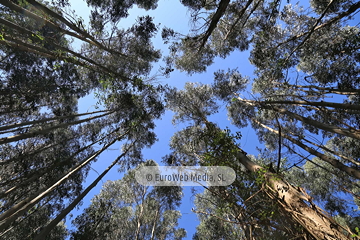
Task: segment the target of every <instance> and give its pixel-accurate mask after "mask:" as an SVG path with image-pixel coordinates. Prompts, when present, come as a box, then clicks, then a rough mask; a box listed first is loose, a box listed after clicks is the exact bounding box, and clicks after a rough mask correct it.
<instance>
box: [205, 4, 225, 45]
mask: <svg viewBox="0 0 360 240" xmlns="http://www.w3.org/2000/svg"><path fill="white" fill-rule="evenodd" d="M229 3H230V0H221V1H220V3H219V6H218V8H217V9H216V12H215V14H214V16H213V17H212V19H211V22H210V25H209V27H208V29H207V30H206V32H205V35H204V37H203V38H202V43H201V45H200V50H201V49H202V48H203V47H204V46H205V44H206V42H207V40H208V39H209V37H210V36H211V34H212V32H213V31H214V29H215V28H216V26H217V24H218V22H219V21H220V18H221V17H222V16H223V15H224V13H225V11H226V8H227V7H228V5H229Z"/></svg>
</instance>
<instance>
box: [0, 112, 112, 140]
mask: <svg viewBox="0 0 360 240" xmlns="http://www.w3.org/2000/svg"><path fill="white" fill-rule="evenodd" d="M101 112H109V111H108V110H103V111H95V112H89V113H80V114H72V115H67V116H57V117H52V118H43V119H40V120H34V121H28V122H22V123H14V124H11V125H7V126H3V127H0V131H4V130H8V129H12V128H18V127H22V126H26V125H33V124H37V123H44V122H48V121H52V120H60V119H66V118H72V117H80V116H85V115H91V114H94V113H101ZM14 131H15V130H14ZM0 134H1V133H0Z"/></svg>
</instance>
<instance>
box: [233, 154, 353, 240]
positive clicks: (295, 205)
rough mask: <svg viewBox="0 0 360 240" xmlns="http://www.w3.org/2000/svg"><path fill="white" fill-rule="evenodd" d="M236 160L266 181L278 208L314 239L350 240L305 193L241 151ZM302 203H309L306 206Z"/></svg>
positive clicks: (269, 192)
mask: <svg viewBox="0 0 360 240" xmlns="http://www.w3.org/2000/svg"><path fill="white" fill-rule="evenodd" d="M237 159H238V160H239V162H240V163H241V164H242V165H244V166H245V168H246V169H247V170H249V171H250V172H253V173H255V174H261V177H264V179H266V188H265V192H266V193H267V195H268V196H269V197H270V198H271V199H273V200H274V201H276V202H277V203H279V206H281V208H282V209H283V210H284V211H285V212H286V213H288V214H289V215H290V216H291V217H292V218H293V219H294V221H296V222H298V223H299V224H301V225H302V226H303V227H304V228H305V229H306V230H307V231H308V232H309V233H310V234H311V235H312V236H313V237H314V238H315V239H318V240H340V239H351V238H348V237H346V236H345V235H344V234H343V233H342V228H341V226H340V225H339V224H337V223H336V222H335V220H333V219H332V218H331V217H330V216H329V215H328V214H327V213H325V212H324V211H323V210H322V209H320V208H319V207H317V206H316V205H315V204H313V203H312V201H311V198H310V197H309V196H307V195H305V194H306V193H304V192H302V191H300V188H295V187H294V186H292V185H291V184H289V183H287V182H286V181H284V180H283V179H282V178H281V177H280V176H279V175H277V174H274V173H270V172H268V171H267V170H266V169H264V168H262V167H261V166H259V165H257V164H255V163H254V162H252V161H251V160H250V159H249V158H248V157H247V156H246V155H245V154H243V153H242V152H241V151H238V153H237ZM304 201H307V202H308V203H310V205H311V207H310V206H308V205H307V204H306V203H305V202H304Z"/></svg>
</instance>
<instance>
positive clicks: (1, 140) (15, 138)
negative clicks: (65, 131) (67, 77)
mask: <svg viewBox="0 0 360 240" xmlns="http://www.w3.org/2000/svg"><path fill="white" fill-rule="evenodd" d="M0 42H1V41H0ZM113 112H114V111H111V112H108V113H106V114H102V115H99V116H94V117H89V118H86V119H82V120H78V121H73V122H69V123H63V124H58V125H55V126H52V127H48V128H45V129H41V130H38V131H33V132H28V133H23V134H18V135H14V136H10V137H4V138H0V144H4V143H10V142H15V141H20V140H23V139H27V138H31V137H35V136H38V135H43V134H46V133H49V132H51V131H52V130H55V129H58V128H66V127H68V126H71V125H75V124H79V123H83V122H88V121H91V120H94V119H97V118H101V117H104V116H107V115H109V114H111V113H113Z"/></svg>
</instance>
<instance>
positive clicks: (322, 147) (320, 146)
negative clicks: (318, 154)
mask: <svg viewBox="0 0 360 240" xmlns="http://www.w3.org/2000/svg"><path fill="white" fill-rule="evenodd" d="M304 141H305V142H308V143H310V144H312V145H314V146H317V147H319V148H321V149H323V150H325V151H327V152H329V153H331V154H334V155H336V156H338V157H341V158H342V159H344V160H346V161H349V162H351V163H353V164H355V165H358V166H360V162H357V161H355V160H354V159H352V158H349V157H346V156H344V155H342V154H340V153H338V152H336V151H333V150H331V149H329V148H327V147H325V146H323V145H320V144H316V143H314V142H311V141H309V140H307V139H304Z"/></svg>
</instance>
